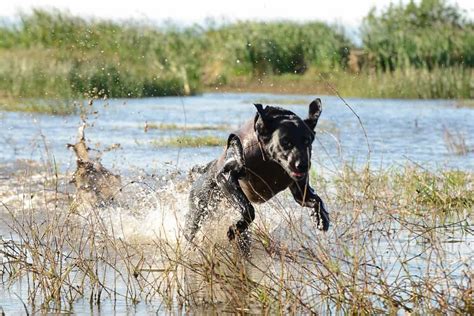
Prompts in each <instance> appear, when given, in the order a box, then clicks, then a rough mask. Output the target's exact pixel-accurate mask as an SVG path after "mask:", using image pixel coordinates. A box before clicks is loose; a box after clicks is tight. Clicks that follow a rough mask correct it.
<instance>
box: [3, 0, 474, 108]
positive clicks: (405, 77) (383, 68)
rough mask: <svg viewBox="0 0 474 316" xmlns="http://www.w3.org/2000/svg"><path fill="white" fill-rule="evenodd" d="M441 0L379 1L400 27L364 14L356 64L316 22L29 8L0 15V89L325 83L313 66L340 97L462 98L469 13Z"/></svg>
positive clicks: (343, 42) (310, 89) (340, 37)
mask: <svg viewBox="0 0 474 316" xmlns="http://www.w3.org/2000/svg"><path fill="white" fill-rule="evenodd" d="M440 4H441V8H444V7H446V5H444V2H443V1H434V2H432V3H431V2H429V3H428V2H427V3H425V4H424V5H423V6H422V7H423V10H425V11H427V12H428V13H426V14H427V15H426V16H433V17H434V18H435V19H428V20H426V16H424V15H420V16H418V11H417V10H415V11H413V12H412V11H410V10H405V8H402V7H397V8H395V9H394V8H389V9H387V11H388V13H387V14H388V15H387V16H388V17H389V19H388V20H393V21H395V23H400V25H398V27H400V28H401V29H400V30H399V31H400V34H398V33H397V34H398V35H400V36H394V37H390V38H387V37H386V34H389V33H393V32H392V31H391V30H390V27H392V25H391V24H390V23H388V22H387V19H386V16H384V15H383V14H382V15H381V16H378V15H375V14H373V12H372V13H370V14H369V15H368V18H367V21H366V22H367V23H366V27H365V29H364V32H363V36H364V47H363V49H362V51H363V55H362V56H365V57H364V58H362V57H361V58H362V59H363V60H362V59H361V60H360V62H361V67H358V68H359V69H358V70H357V71H355V70H353V69H350V67H349V66H348V60H349V58H350V56H351V51H352V50H354V51H360V49H355V47H354V46H355V45H354V44H353V43H351V42H350V40H349V39H348V38H347V36H346V35H345V33H344V31H343V30H342V29H340V28H339V27H337V26H331V25H327V24H325V23H321V22H305V23H295V22H291V21H276V22H265V23H263V22H251V21H245V22H237V23H223V24H221V25H220V26H216V24H215V23H212V22H210V23H209V24H208V25H206V27H202V26H197V25H195V26H191V27H178V26H176V25H172V24H168V25H163V26H160V27H157V26H154V25H148V24H146V23H142V22H139V21H122V22H121V23H117V22H112V21H107V20H100V19H82V18H80V17H76V16H72V15H70V14H67V13H64V12H60V11H55V10H51V11H44V10H33V11H32V13H31V14H22V15H20V17H19V19H18V21H19V22H18V23H17V24H15V25H11V23H10V24H9V23H3V25H0V93H1V94H2V95H6V96H10V97H21V98H28V97H34V98H61V99H73V98H83V97H84V95H90V94H91V93H93V92H92V91H94V90H97V91H101V93H103V94H104V95H107V96H108V97H110V98H119V97H120V98H122V97H125V98H127V97H130V98H136V97H156V96H170V95H192V94H197V93H200V91H202V90H203V89H206V90H211V91H216V89H217V90H221V89H224V90H237V91H242V90H247V91H248V90H251V91H259V92H261V91H272V92H279V93H325V94H327V93H330V94H333V93H332V90H331V89H328V88H327V87H326V84H325V82H324V81H321V80H319V79H318V78H319V77H320V75H321V76H322V77H324V78H325V79H326V80H329V81H330V82H331V83H332V84H334V85H335V86H336V87H337V88H338V90H340V91H341V93H343V94H344V95H347V96H358V97H392V98H463V99H469V98H473V94H472V93H473V92H472V91H473V89H472V87H473V79H472V78H473V76H472V69H473V68H472V67H473V62H472V61H473V60H474V59H473V56H472V51H473V49H472V45H471V44H470V43H471V42H474V41H473V40H472V38H473V34H474V29H473V27H472V25H473V24H472V22H470V21H468V20H466V19H464V18H463V14H462V12H457V11H456V10H455V9H454V11H453V8H452V7H450V6H447V7H449V9H450V12H451V13H452V12H454V13H455V14H453V19H454V22H453V21H449V19H447V18H446V17H445V16H442V15H441V16H440V15H439V14H438V13H439V10H437V7H440ZM431 9H433V12H430V10H431ZM423 10H421V9H420V10H419V11H423ZM405 11H406V12H405ZM393 12H395V13H394V16H390V14H392V13H393ZM430 14H431V15H430ZM413 17H416V18H418V19H420V21H422V22H423V23H422V24H420V23H417V22H416V21H413ZM436 19H437V20H436ZM1 22H2V21H0V24H1ZM451 22H453V23H455V24H456V26H455V27H454V26H453V25H452V23H451ZM407 25H408V26H409V27H408V28H406V27H407ZM433 27H434V28H436V29H438V31H439V32H437V36H438V37H437V41H433V40H432V39H431V37H432V36H431V35H432V34H431V33H432V28H433ZM380 29H384V30H385V31H383V32H380ZM412 29H413V30H414V31H413V30H412ZM447 30H449V31H447ZM434 43H437V44H434ZM438 43H443V44H442V45H439V44H438ZM387 45H388V47H387ZM434 52H435V53H434ZM362 64H363V65H362Z"/></svg>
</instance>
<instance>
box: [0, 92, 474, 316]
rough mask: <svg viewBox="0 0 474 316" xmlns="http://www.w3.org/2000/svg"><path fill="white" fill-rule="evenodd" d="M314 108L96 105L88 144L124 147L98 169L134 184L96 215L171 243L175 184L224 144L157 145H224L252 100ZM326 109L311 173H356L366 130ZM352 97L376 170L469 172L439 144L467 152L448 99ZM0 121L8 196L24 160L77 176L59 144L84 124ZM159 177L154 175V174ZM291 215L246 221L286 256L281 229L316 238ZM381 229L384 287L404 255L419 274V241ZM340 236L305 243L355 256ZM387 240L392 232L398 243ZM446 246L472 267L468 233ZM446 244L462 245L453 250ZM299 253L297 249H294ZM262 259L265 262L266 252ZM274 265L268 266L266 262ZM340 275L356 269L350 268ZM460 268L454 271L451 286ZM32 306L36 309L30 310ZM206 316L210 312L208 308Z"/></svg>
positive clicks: (274, 204)
mask: <svg viewBox="0 0 474 316" xmlns="http://www.w3.org/2000/svg"><path fill="white" fill-rule="evenodd" d="M310 100H311V97H310V96H288V95H271V94H204V95H202V96H194V97H182V98H180V97H168V98H150V99H139V100H135V99H130V100H108V101H100V102H95V104H94V110H96V111H98V114H94V115H90V116H89V118H88V123H90V124H91V125H92V126H91V127H89V128H87V129H86V138H87V141H88V143H89V145H90V146H91V147H93V148H97V149H99V150H104V149H106V148H107V147H109V146H112V145H114V144H120V148H119V149H117V150H112V151H107V152H104V153H103V156H102V157H103V164H104V165H105V166H106V167H107V168H109V169H111V170H112V171H114V172H117V173H120V174H122V175H123V176H124V178H123V179H124V182H125V183H126V182H127V181H130V180H133V181H134V184H133V185H127V187H126V188H125V189H124V191H123V192H122V196H123V197H124V199H123V202H124V203H123V204H121V205H120V206H119V207H115V208H110V209H106V210H102V211H101V216H102V217H103V218H104V219H105V220H106V221H107V222H108V223H109V224H108V225H109V226H108V227H109V228H110V229H113V230H114V236H115V237H116V238H123V239H124V240H127V241H132V240H140V241H144V240H153V239H158V238H163V236H166V238H169V239H175V240H177V239H178V237H176V235H179V234H180V229H179V228H180V227H181V225H182V222H183V216H184V214H185V213H186V211H187V202H186V198H187V190H188V187H186V185H188V184H189V183H187V184H186V185H185V187H179V186H180V185H181V184H180V182H186V181H187V180H185V178H186V171H187V169H189V168H190V167H192V166H193V165H195V164H204V163H206V162H208V161H209V160H211V159H214V158H215V157H217V156H218V155H219V153H220V152H221V151H222V148H221V147H201V148H172V147H156V146H155V145H153V141H156V140H160V139H163V138H167V137H173V136H177V135H183V134H184V133H185V134H186V135H217V136H219V137H222V138H223V139H225V138H226V136H227V135H228V133H229V131H231V130H232V129H233V128H237V127H238V126H239V125H241V124H242V123H243V122H244V121H245V120H247V119H248V118H250V117H252V116H253V115H254V113H255V109H254V107H253V105H252V103H257V102H262V103H264V104H272V105H281V106H283V107H285V108H289V109H291V110H293V111H294V112H295V113H297V114H299V115H301V116H304V115H305V113H306V112H307V104H308V103H309V102H310ZM322 101H323V114H322V116H321V120H320V124H319V128H318V131H319V133H318V134H317V141H315V143H314V145H313V160H314V166H315V168H316V169H317V170H321V171H324V176H328V177H330V176H331V174H332V173H333V172H336V171H337V170H338V167H339V166H340V165H341V164H343V163H346V162H348V163H351V164H354V165H356V166H357V165H362V164H365V163H366V162H367V159H368V157H369V155H368V147H367V144H366V139H365V136H364V131H363V130H362V128H361V126H360V124H359V122H358V120H357V118H356V117H355V115H354V114H353V113H352V112H351V111H350V109H348V108H347V107H346V105H344V103H343V102H342V101H341V100H340V99H339V98H337V97H330V96H323V97H322ZM347 101H348V103H349V104H350V105H351V106H352V107H353V108H354V110H355V111H356V112H357V114H358V115H359V116H360V118H361V120H362V122H363V125H364V128H365V130H366V132H367V135H368V139H369V144H370V148H371V153H370V162H371V164H372V166H373V167H374V166H376V168H377V167H380V168H385V167H402V166H404V165H406V164H407V163H415V164H419V165H422V166H423V168H430V169H438V168H443V169H461V170H468V171H470V170H473V169H474V159H473V155H474V154H473V153H469V154H467V155H464V156H458V155H455V154H453V153H450V152H449V151H448V150H447V146H446V144H445V142H444V140H443V133H444V128H445V127H446V128H448V129H449V130H450V131H452V132H460V133H462V134H463V135H465V137H466V140H467V143H468V145H470V146H473V145H474V144H473V143H472V142H473V140H474V138H473V136H472V135H474V124H472V122H473V120H474V109H469V108H455V107H454V105H453V102H452V101H443V100H427V101H420V100H367V99H348V100H347ZM0 121H1V123H2V133H1V134H0V166H7V167H2V168H0V184H2V185H3V187H6V190H9V186H8V183H9V182H10V181H11V179H10V178H9V174H10V173H11V172H14V171H15V170H17V169H22V168H23V167H22V165H21V163H20V164H18V163H17V162H18V161H19V160H20V161H21V160H24V159H31V160H33V161H37V162H40V163H41V162H47V161H50V162H51V161H54V162H55V163H56V164H57V165H58V166H59V169H60V170H61V171H62V172H63V173H66V174H68V173H69V172H72V171H73V170H74V169H75V156H74V155H73V153H72V152H71V151H69V150H67V149H66V146H65V145H66V144H67V143H74V142H75V137H76V131H77V127H78V126H79V124H80V119H79V116H78V115H73V116H47V115H37V114H23V113H6V112H3V113H2V112H0ZM146 122H148V123H154V124H177V125H179V126H188V127H190V128H189V129H188V130H186V131H184V130H177V129H169V130H166V129H149V130H148V132H145V131H144V126H145V123H146ZM196 126H197V127H203V126H229V130H225V129H221V128H219V129H218V130H205V129H203V130H201V129H199V130H198V129H193V128H192V127H196ZM376 168H375V169H376ZM174 171H179V173H180V174H179V175H178V176H177V177H173V176H170V175H171V174H172V172H174ZM155 174H158V175H159V176H158V177H153V178H151V176H152V175H155ZM61 181H62V182H61V183H62V185H63V186H64V187H67V185H66V182H67V180H66V179H64V180H61ZM21 184H22V183H21V181H20V182H18V183H14V185H13V187H14V188H15V190H16V189H18V190H19V191H18V192H20V191H21V190H20V189H19V187H20V186H21ZM0 187H1V186H0ZM12 190H13V188H12ZM0 193H1V191H0ZM131 196H132V197H133V198H132V199H130V197H131ZM0 197H2V195H0ZM127 197H128V199H127ZM2 202H4V201H3V200H2ZM294 210H300V208H299V207H295V206H294V203H293V201H291V199H290V198H289V197H288V196H287V195H284V194H283V195H280V196H278V197H276V198H274V199H272V200H271V201H270V203H267V204H265V205H262V206H259V207H257V219H256V222H255V223H254V224H253V225H254V226H257V227H258V226H260V227H263V226H265V227H266V228H268V230H269V231H271V232H272V234H273V237H275V238H276V239H278V240H284V241H286V242H287V243H288V245H287V246H288V247H290V248H291V246H292V245H291V240H292V238H293V237H294V236H292V234H291V229H290V228H289V227H288V226H285V225H286V224H288V223H297V224H298V225H301V227H304V228H303V229H302V231H312V230H314V229H313V226H312V222H311V220H310V218H309V216H308V214H307V212H300V211H294ZM0 216H2V213H1V211H0ZM338 216H340V217H341V218H343V220H341V221H342V222H344V221H345V222H347V223H349V222H350V220H351V216H350V215H347V219H344V216H346V215H341V214H339V215H338ZM288 218H291V220H290V219H288ZM209 225H210V226H212V225H214V226H216V227H221V228H222V229H223V231H222V232H221V233H222V234H221V235H222V240H223V241H224V242H225V228H226V227H228V224H227V223H225V224H220V223H219V224H215V223H213V224H209ZM342 226H344V225H342ZM342 226H341V229H342ZM376 227H377V228H378V229H380V232H381V234H380V235H377V238H379V239H378V240H376V241H374V242H373V245H375V247H376V249H377V250H378V249H380V250H381V251H380V254H379V257H378V258H377V261H378V262H379V263H380V264H381V265H383V266H384V267H386V268H389V270H388V271H387V272H386V273H387V276H386V278H387V280H389V281H390V280H392V279H393V278H396V277H398V276H399V275H400V271H401V270H402V267H400V265H399V256H400V253H403V256H405V257H406V258H412V257H413V259H411V260H412V261H411V263H410V265H409V271H408V272H409V274H411V275H414V276H416V275H422V271H425V270H426V260H427V259H426V255H425V254H424V244H423V241H422V239H423V236H421V237H420V236H417V234H416V232H415V233H413V232H410V233H408V232H407V231H404V230H400V229H399V228H400V227H397V228H396V229H394V227H391V226H390V225H388V226H387V227H386V226H384V225H383V224H381V225H380V226H378V225H376ZM391 230H393V232H392V235H390V232H391ZM8 232H9V229H8V228H7V227H6V226H5V222H3V221H0V235H2V234H3V235H6V236H8ZM340 233H341V231H337V230H336V229H335V230H334V231H330V232H328V234H327V235H326V236H325V237H324V238H322V237H321V236H320V235H317V234H316V235H312V236H313V237H314V238H315V239H311V240H309V241H308V242H309V243H310V245H313V246H314V245H321V246H327V243H328V240H336V239H337V238H340V240H339V241H340V243H341V244H343V245H348V247H349V249H353V250H357V249H358V247H361V246H360V245H357V242H363V241H355V242H354V244H351V242H352V241H353V240H352V239H351V237H350V236H344V237H342V236H340V235H339V234H340ZM393 234H396V238H394V236H393ZM374 238H375V237H374ZM441 239H442V240H446V243H444V242H443V243H442V248H443V249H444V248H446V249H445V251H446V253H449V254H451V255H450V257H449V258H447V259H448V260H452V261H453V262H459V261H460V260H461V261H466V262H468V265H469V266H472V263H473V255H472V251H470V249H472V243H473V237H472V234H471V235H469V236H466V235H463V234H462V233H459V232H452V233H451V234H449V236H446V237H444V236H443V237H442V238H441ZM394 240H396V242H395V243H394V242H393V241H394ZM420 240H421V241H420ZM450 240H455V241H456V240H459V242H453V243H450V242H449V241H450ZM297 246H298V243H296V246H295V247H297ZM299 246H301V245H299ZM316 247H317V246H315V248H316ZM344 250H345V249H344ZM338 251H339V252H340V253H338ZM420 254H421V255H420ZM334 256H335V257H336V258H337V257H338V258H340V259H341V262H343V259H344V257H345V253H344V252H343V251H342V250H341V249H336V251H335V252H334ZM260 259H261V260H262V261H265V260H264V259H265V256H262V258H260ZM266 259H268V258H266ZM269 260H270V259H269ZM270 261H271V260H270ZM273 263H274V262H273V261H271V262H270V263H268V264H269V265H271V264H273ZM342 266H344V264H343V263H342ZM346 268H347V269H350V268H351V267H350V264H349V263H348V264H347V267H346ZM462 268H463V267H459V269H455V270H453V273H455V275H454V279H456V278H457V275H458V273H460V272H459V271H461V270H462ZM13 293H16V294H18V295H19V296H20V297H21V298H22V299H23V300H25V299H26V296H27V295H26V294H27V292H26V289H25V284H15V285H14V286H13V287H12V288H10V291H7V290H6V289H4V288H3V287H0V306H2V307H3V308H4V310H5V312H7V315H9V314H10V313H14V312H18V313H21V311H22V309H23V305H22V302H21V300H20V299H19V298H18V297H17V296H16V295H14V294H13ZM160 306H161V302H160V301H153V302H149V303H144V302H142V303H139V304H138V305H133V306H131V305H129V304H127V303H126V302H125V301H124V300H118V301H117V302H112V301H104V302H103V303H102V304H101V307H100V308H99V307H98V306H97V305H92V307H91V306H90V304H89V302H88V301H87V300H80V301H78V302H77V303H75V304H74V306H73V310H74V312H76V313H78V314H89V313H94V314H104V315H108V314H114V313H115V314H145V313H154V312H155V311H157V310H158V309H159V308H160ZM28 307H29V308H30V310H32V307H31V306H28ZM205 312H206V310H204V311H203V313H205Z"/></svg>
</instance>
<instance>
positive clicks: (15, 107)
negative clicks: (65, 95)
mask: <svg viewBox="0 0 474 316" xmlns="http://www.w3.org/2000/svg"><path fill="white" fill-rule="evenodd" d="M0 111H9V112H26V113H40V114H50V115H71V114H75V113H77V111H78V107H77V106H75V104H74V103H73V102H71V101H67V100H17V99H13V98H5V99H0Z"/></svg>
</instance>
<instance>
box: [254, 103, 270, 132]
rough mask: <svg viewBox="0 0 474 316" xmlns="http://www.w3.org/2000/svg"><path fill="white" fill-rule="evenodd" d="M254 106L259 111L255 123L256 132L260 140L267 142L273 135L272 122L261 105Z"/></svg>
mask: <svg viewBox="0 0 474 316" xmlns="http://www.w3.org/2000/svg"><path fill="white" fill-rule="evenodd" d="M254 105H255V108H256V109H257V115H256V116H255V122H254V128H255V132H257V136H258V137H259V138H261V139H262V140H263V141H265V140H267V139H268V138H269V137H270V135H271V126H272V122H271V119H270V118H269V117H268V115H267V113H266V111H265V109H264V108H263V106H262V105H261V104H258V103H256V104H254Z"/></svg>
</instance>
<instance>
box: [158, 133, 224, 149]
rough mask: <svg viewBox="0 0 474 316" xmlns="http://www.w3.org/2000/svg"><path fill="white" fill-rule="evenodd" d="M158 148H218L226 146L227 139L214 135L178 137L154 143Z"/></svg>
mask: <svg viewBox="0 0 474 316" xmlns="http://www.w3.org/2000/svg"><path fill="white" fill-rule="evenodd" d="M152 145H153V146H156V147H206V146H207V147H216V146H224V145H225V139H224V138H221V137H216V136H212V135H208V136H188V135H185V136H177V137H172V138H165V139H161V140H157V141H153V142H152Z"/></svg>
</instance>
